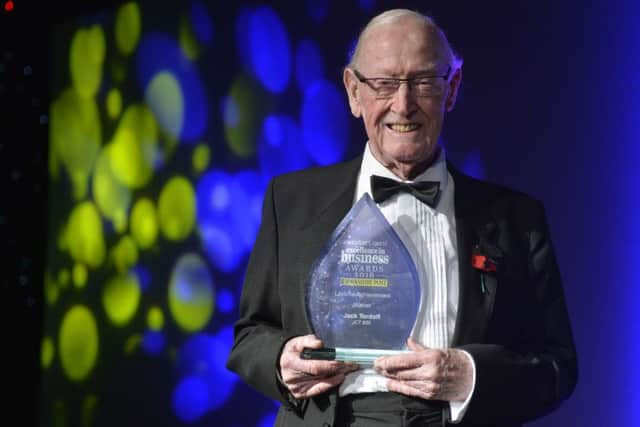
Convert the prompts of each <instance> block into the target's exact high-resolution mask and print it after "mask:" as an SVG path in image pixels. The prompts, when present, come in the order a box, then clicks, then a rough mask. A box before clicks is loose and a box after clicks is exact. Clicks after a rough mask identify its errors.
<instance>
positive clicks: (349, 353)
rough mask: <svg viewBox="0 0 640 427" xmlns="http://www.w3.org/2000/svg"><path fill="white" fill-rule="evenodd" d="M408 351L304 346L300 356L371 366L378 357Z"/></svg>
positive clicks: (406, 351) (309, 358)
mask: <svg viewBox="0 0 640 427" xmlns="http://www.w3.org/2000/svg"><path fill="white" fill-rule="evenodd" d="M403 353H410V350H382V349H376V348H348V347H335V348H328V347H325V348H318V349H313V348H305V349H304V350H303V351H302V353H300V357H301V358H302V359H307V360H338V361H340V362H348V363H356V364H358V365H360V366H362V367H371V366H373V362H375V360H376V359H377V358H378V357H382V356H394V355H396V354H403Z"/></svg>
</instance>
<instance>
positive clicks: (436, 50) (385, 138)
mask: <svg viewBox="0 0 640 427" xmlns="http://www.w3.org/2000/svg"><path fill="white" fill-rule="evenodd" d="M356 61H357V62H356V65H355V67H354V68H355V69H356V70H357V71H358V72H359V73H360V74H361V75H362V76H364V77H367V78H373V77H395V78H412V77H420V76H433V75H444V74H445V73H446V72H447V69H448V67H449V65H450V58H449V54H448V51H447V50H446V49H445V47H444V46H443V43H442V42H441V39H440V38H439V36H438V35H437V34H436V33H435V32H434V31H433V30H431V29H429V28H428V27H426V26H425V25H424V24H422V23H420V22H418V21H417V20H415V19H411V18H403V19H400V20H397V21H394V22H392V23H387V24H380V25H378V26H377V27H374V28H372V29H371V30H370V32H369V33H368V34H366V35H365V36H364V38H363V40H362V41H361V45H360V51H359V55H358V58H357V60H356ZM460 78H461V72H460V70H456V72H455V73H454V74H453V76H451V77H449V81H448V82H444V81H441V83H443V84H444V86H445V87H444V90H443V92H442V94H441V95H437V96H430V97H419V96H416V94H415V93H414V92H415V91H413V90H412V89H411V88H409V86H408V85H407V84H401V85H400V87H399V88H398V90H397V92H395V94H393V95H392V96H391V97H390V98H388V99H379V98H378V97H377V96H376V93H375V91H374V90H373V89H372V88H370V87H369V86H368V85H367V84H365V83H362V82H360V81H359V80H358V79H357V78H356V76H355V74H354V73H353V71H352V70H349V69H347V70H345V74H344V84H345V88H346V90H347V94H348V96H349V106H350V108H351V112H352V113H353V115H354V116H355V117H360V116H362V118H363V120H364V126H365V130H366V132H367V136H368V137H369V144H370V148H371V152H372V153H373V155H374V157H375V158H376V159H378V161H380V162H381V163H382V164H383V165H385V166H386V167H387V168H389V169H390V170H391V171H392V172H394V173H395V174H396V175H397V176H399V177H401V178H404V179H410V178H413V177H414V176H415V175H417V174H419V173H420V172H421V171H422V170H424V169H425V168H426V167H427V166H428V164H429V163H430V162H431V161H432V159H433V155H434V154H435V153H436V148H437V143H438V137H439V135H440V131H441V129H442V122H443V119H444V113H445V111H449V110H451V109H452V108H453V105H454V103H455V97H456V93H457V88H458V85H459V83H460ZM441 80H442V79H441Z"/></svg>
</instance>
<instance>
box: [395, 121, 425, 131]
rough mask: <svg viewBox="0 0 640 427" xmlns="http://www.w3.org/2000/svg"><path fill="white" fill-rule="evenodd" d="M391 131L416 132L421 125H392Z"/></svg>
mask: <svg viewBox="0 0 640 427" xmlns="http://www.w3.org/2000/svg"><path fill="white" fill-rule="evenodd" d="M389 127H390V128H391V129H393V130H394V131H396V132H411V131H412V130H416V129H418V128H419V127H420V125H418V124H415V123H411V124H391V125H389Z"/></svg>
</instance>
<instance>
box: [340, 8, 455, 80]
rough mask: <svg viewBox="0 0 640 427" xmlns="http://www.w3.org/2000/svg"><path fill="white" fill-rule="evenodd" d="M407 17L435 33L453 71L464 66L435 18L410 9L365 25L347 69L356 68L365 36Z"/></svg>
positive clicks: (401, 10)
mask: <svg viewBox="0 0 640 427" xmlns="http://www.w3.org/2000/svg"><path fill="white" fill-rule="evenodd" d="M406 17H409V18H412V19H415V20H417V21H418V22H422V23H424V25H425V27H427V28H428V29H430V30H432V31H435V34H436V35H437V38H438V39H439V40H440V42H441V43H442V46H443V47H444V49H445V51H446V52H447V56H448V57H449V63H450V64H449V65H451V70H452V71H455V70H457V69H458V68H460V67H461V66H462V58H460V57H459V56H458V54H457V53H456V52H455V51H454V50H453V48H452V47H451V44H450V43H449V40H447V36H446V35H445V34H444V31H442V28H440V27H439V26H438V25H437V24H436V23H435V21H434V20H433V18H431V17H429V16H426V15H423V14H422V13H420V12H416V11H413V10H409V9H391V10H387V11H385V12H382V13H381V14H379V15H376V16H374V17H373V18H372V19H371V20H370V21H369V22H368V23H367V25H365V27H364V28H363V29H362V31H361V32H360V35H359V36H358V41H357V42H356V46H355V48H354V49H353V52H352V53H351V56H350V60H349V64H348V65H347V67H349V68H353V67H354V66H355V63H356V61H357V59H358V55H359V53H360V45H361V44H362V40H363V39H364V36H365V35H367V34H368V33H369V32H370V31H371V30H372V29H373V28H374V27H377V26H379V25H383V24H390V23H393V22H395V21H398V20H400V19H402V18H406Z"/></svg>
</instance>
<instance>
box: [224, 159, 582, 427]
mask: <svg viewBox="0 0 640 427" xmlns="http://www.w3.org/2000/svg"><path fill="white" fill-rule="evenodd" d="M360 164H361V157H359V158H356V159H354V160H352V161H349V162H346V163H341V164H337V165H334V166H329V167H323V168H314V169H309V170H305V171H301V172H295V173H292V174H288V175H283V176H280V177H277V178H275V179H274V180H273V181H272V182H271V184H270V185H269V188H268V190H267V192H266V193H265V201H264V208H263V217H262V225H261V228H260V232H259V233H258V237H257V239H256V242H255V246H254V249H253V252H252V254H251V257H250V260H249V264H248V269H247V272H246V276H245V283H244V289H243V293H242V298H241V303H240V318H239V320H238V322H237V323H236V325H235V342H234V346H233V349H232V351H231V354H230V357H229V360H228V364H227V366H228V368H229V369H231V370H233V371H235V372H236V373H238V375H240V377H241V378H242V379H243V380H244V381H245V382H247V383H248V384H249V385H251V386H252V387H254V388H255V389H256V390H258V391H260V392H261V393H263V394H265V395H266V396H268V397H270V398H272V399H277V400H280V401H282V402H283V405H282V407H281V409H280V412H279V413H278V421H277V423H276V425H281V426H303V425H305V426H307V425H309V426H321V425H328V426H331V425H332V424H333V420H334V415H335V405H336V401H337V390H336V389H334V390H333V391H331V392H329V393H325V394H323V395H321V396H317V397H315V398H312V399H308V400H305V401H298V400H296V399H295V398H293V397H292V396H291V395H289V394H288V393H287V391H286V389H284V387H283V386H282V385H281V384H280V383H279V381H278V380H277V366H278V361H279V355H280V351H281V349H282V347H283V345H284V343H285V342H286V341H287V340H288V339H289V338H291V337H294V336H299V335H306V334H310V333H312V330H311V326H310V324H309V320H308V318H307V315H306V312H305V302H304V301H305V283H306V282H307V276H308V274H309V270H310V268H311V266H312V264H313V262H314V261H315V259H316V257H317V256H318V255H319V253H320V252H321V250H322V248H323V246H324V244H325V243H326V241H327V240H328V238H329V236H330V235H331V233H332V232H333V230H334V229H335V228H336V226H337V225H338V223H339V222H340V221H341V220H342V218H343V217H344V216H345V215H346V213H347V212H348V211H349V209H351V206H352V204H353V201H354V197H355V188H356V182H357V176H358V172H359V168H360ZM449 171H450V173H451V175H452V177H453V180H454V183H455V199H454V200H455V217H456V230H457V245H458V246H457V247H458V257H459V264H460V301H459V305H458V315H457V320H456V326H455V333H454V338H453V343H452V344H453V346H455V347H458V348H461V349H464V350H466V351H468V352H469V353H470V354H471V355H472V356H473V358H474V360H475V364H476V374H477V376H476V388H475V392H474V394H473V397H472V399H471V402H470V405H469V407H468V410H467V412H466V414H465V416H464V418H463V420H462V423H461V424H460V425H461V426H482V425H487V426H514V425H520V424H521V423H522V422H524V421H527V420H531V419H534V418H536V417H539V416H542V415H544V414H546V413H548V412H549V411H551V410H553V409H554V408H555V407H556V406H557V405H559V404H560V403H561V402H562V401H563V400H564V399H566V398H567V397H568V396H569V395H570V394H571V393H572V391H573V389H574V387H575V383H576V380H577V362H576V352H575V347H574V342H573V337H572V333H571V327H570V323H569V318H568V316H567V310H566V307H565V300H564V295H563V289H562V283H561V279H560V275H559V272H558V268H557V265H556V259H555V256H554V253H553V248H552V243H551V240H550V237H549V231H548V227H547V223H546V219H545V214H544V211H543V208H542V206H541V204H540V203H538V202H537V201H535V200H533V199H531V198H530V197H528V196H526V195H524V194H521V193H517V192H514V191H511V190H508V189H506V188H503V187H499V186H495V185H491V184H487V183H484V182H480V181H477V180H475V179H472V178H470V177H467V176H465V175H462V174H460V173H459V172H457V171H456V170H455V169H454V168H452V167H451V166H449ZM476 247H479V248H480V251H481V252H483V253H484V254H486V255H492V256H495V257H499V265H498V271H497V272H495V273H482V272H480V271H479V270H476V269H474V268H473V267H472V264H471V261H472V259H471V257H472V252H473V250H474V248H476ZM481 274H485V280H484V282H485V289H483V288H482V286H481V277H480V275H481ZM325 423H326V424H325Z"/></svg>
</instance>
